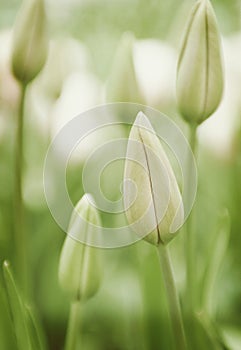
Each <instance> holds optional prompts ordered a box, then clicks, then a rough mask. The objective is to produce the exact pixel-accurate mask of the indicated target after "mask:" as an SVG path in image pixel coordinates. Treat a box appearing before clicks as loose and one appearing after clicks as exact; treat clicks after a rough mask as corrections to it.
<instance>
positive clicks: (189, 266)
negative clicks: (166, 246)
mask: <svg viewBox="0 0 241 350" xmlns="http://www.w3.org/2000/svg"><path fill="white" fill-rule="evenodd" d="M196 131H197V126H196V125H191V126H190V138H189V143H190V146H191V149H192V152H193V155H194V157H195V154H196V145H197V137H196ZM191 162H192V159H188V173H189V177H190V179H189V182H191V181H192V179H191V176H192V174H191ZM194 231H195V227H194V215H193V212H192V213H191V214H190V216H189V218H188V220H187V224H186V234H185V250H186V271H187V283H186V306H187V310H188V312H189V313H190V312H194V310H195V302H196V301H195V274H196V268H195V261H196V257H195V251H196V249H195V235H194Z"/></svg>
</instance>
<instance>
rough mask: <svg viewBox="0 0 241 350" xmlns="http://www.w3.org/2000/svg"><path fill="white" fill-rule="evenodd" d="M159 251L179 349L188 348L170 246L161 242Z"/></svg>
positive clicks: (184, 349)
mask: <svg viewBox="0 0 241 350" xmlns="http://www.w3.org/2000/svg"><path fill="white" fill-rule="evenodd" d="M158 253H159V257H160V263H161V268H162V272H163V278H164V283H165V287H166V293H167V299H168V304H169V313H170V318H171V323H172V328H173V334H174V340H175V343H176V349H177V350H186V349H187V344H186V337H185V333H184V326H183V321H182V315H181V308H180V303H179V298H178V294H177V290H176V285H175V280H174V274H173V270H172V265H171V260H170V256H169V251H168V247H166V246H164V245H163V244H159V246H158Z"/></svg>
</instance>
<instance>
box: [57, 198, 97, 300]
mask: <svg viewBox="0 0 241 350" xmlns="http://www.w3.org/2000/svg"><path fill="white" fill-rule="evenodd" d="M91 202H92V200H91ZM93 225H94V226H93ZM99 226H100V218H99V215H98V212H97V210H96V209H95V207H93V205H92V204H91V203H90V195H84V196H83V197H82V199H81V200H80V201H79V203H78V204H77V205H76V207H75V210H74V212H73V214H72V217H71V220H70V224H69V229H68V233H69V234H68V235H67V237H66V239H65V242H64V245H63V248H62V252H61V256H60V262H59V281H60V285H61V287H62V289H63V290H64V291H65V292H66V294H67V295H69V297H70V299H71V300H72V301H78V300H86V299H88V298H90V297H91V296H93V295H94V294H95V293H96V292H97V290H98V287H99V285H100V280H101V277H100V276H101V271H100V264H99V256H98V253H99V251H98V249H97V248H95V247H91V246H88V245H87V244H84V243H81V242H80V241H79V240H78V239H79V238H78V237H80V236H82V237H84V238H85V241H86V242H87V241H88V238H90V237H91V235H93V234H96V232H97V233H98V227H99Z"/></svg>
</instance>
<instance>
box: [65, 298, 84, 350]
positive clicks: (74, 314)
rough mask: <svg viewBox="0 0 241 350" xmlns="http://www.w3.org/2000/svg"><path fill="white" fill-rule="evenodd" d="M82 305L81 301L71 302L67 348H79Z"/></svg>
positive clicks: (68, 349)
mask: <svg viewBox="0 0 241 350" xmlns="http://www.w3.org/2000/svg"><path fill="white" fill-rule="evenodd" d="M80 306H81V304H80V302H79V301H75V302H72V304H71V307H70V315H69V324H68V329H67V338H66V343H65V350H77V344H78V338H79V333H80V315H79V312H80Z"/></svg>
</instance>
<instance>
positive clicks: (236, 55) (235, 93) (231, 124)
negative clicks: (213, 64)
mask: <svg viewBox="0 0 241 350" xmlns="http://www.w3.org/2000/svg"><path fill="white" fill-rule="evenodd" d="M223 49H224V68H225V69H224V71H225V89H224V95H223V99H222V103H221V104H220V107H219V108H218V110H217V111H216V112H215V113H214V115H213V116H212V118H209V119H207V120H206V121H205V123H203V124H202V125H201V126H200V127H199V128H198V137H199V141H200V143H201V145H202V146H203V147H205V148H206V149H208V150H209V151H211V152H212V153H213V154H215V156H217V157H218V158H220V159H223V160H227V159H230V157H231V156H232V147H233V139H234V137H235V134H236V132H237V129H238V128H239V125H240V110H241V100H240V84H241V33H237V34H235V35H232V36H229V37H227V38H224V39H223Z"/></svg>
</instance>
